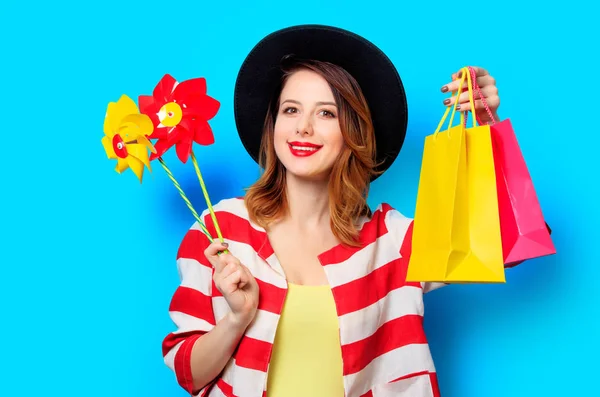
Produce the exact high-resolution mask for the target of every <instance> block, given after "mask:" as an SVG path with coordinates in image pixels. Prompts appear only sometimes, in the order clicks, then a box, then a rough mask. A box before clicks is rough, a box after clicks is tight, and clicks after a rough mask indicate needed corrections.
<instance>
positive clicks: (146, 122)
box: [102, 95, 156, 183]
mask: <svg viewBox="0 0 600 397" xmlns="http://www.w3.org/2000/svg"><path fill="white" fill-rule="evenodd" d="M153 130H154V125H153V123H152V120H150V117H148V116H147V115H145V114H140V112H139V110H138V107H137V105H136V104H135V102H134V101H133V100H132V99H131V98H129V97H128V96H127V95H122V96H121V98H119V100H118V101H117V102H110V103H109V104H108V108H107V110H106V117H105V118H104V135H105V136H104V137H103V138H102V146H104V150H105V151H106V155H107V156H108V158H109V159H111V160H117V167H116V168H115V170H116V171H117V172H118V173H119V174H120V173H122V172H123V171H125V170H127V169H128V168H131V170H132V171H133V172H134V173H135V175H136V176H137V177H138V179H139V180H140V183H141V182H142V175H143V172H144V166H146V167H148V170H149V171H150V172H152V168H151V167H150V160H149V156H148V150H150V151H151V152H152V153H156V149H155V148H154V145H152V143H150V141H149V140H148V138H147V137H146V136H147V135H150V134H151V133H152V131H153Z"/></svg>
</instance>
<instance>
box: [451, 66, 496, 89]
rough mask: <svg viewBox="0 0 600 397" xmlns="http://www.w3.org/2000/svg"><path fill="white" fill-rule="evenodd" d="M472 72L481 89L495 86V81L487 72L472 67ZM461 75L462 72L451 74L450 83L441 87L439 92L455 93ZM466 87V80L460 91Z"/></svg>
mask: <svg viewBox="0 0 600 397" xmlns="http://www.w3.org/2000/svg"><path fill="white" fill-rule="evenodd" d="M473 70H474V71H475V76H476V78H477V84H478V85H479V86H480V87H483V86H485V85H495V84H496V79H494V78H493V77H492V76H490V74H489V73H488V72H487V70H485V69H483V68H479V67H473ZM461 73H462V71H458V72H456V73H452V76H451V79H452V82H450V83H448V84H446V85H444V86H442V88H441V91H442V92H456V91H458V89H459V86H460V85H461V84H460V78H461ZM467 87H468V80H467V79H465V81H464V83H463V84H462V90H463V91H464V90H465V88H467Z"/></svg>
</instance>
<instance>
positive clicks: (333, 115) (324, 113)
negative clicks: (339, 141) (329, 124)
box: [320, 110, 335, 118]
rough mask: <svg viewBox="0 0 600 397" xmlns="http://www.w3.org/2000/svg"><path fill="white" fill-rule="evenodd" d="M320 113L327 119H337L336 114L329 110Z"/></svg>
mask: <svg viewBox="0 0 600 397" xmlns="http://www.w3.org/2000/svg"><path fill="white" fill-rule="evenodd" d="M320 113H321V114H322V115H323V116H325V117H330V118H334V117H335V114H334V113H333V112H330V111H329V110H321V112H320Z"/></svg>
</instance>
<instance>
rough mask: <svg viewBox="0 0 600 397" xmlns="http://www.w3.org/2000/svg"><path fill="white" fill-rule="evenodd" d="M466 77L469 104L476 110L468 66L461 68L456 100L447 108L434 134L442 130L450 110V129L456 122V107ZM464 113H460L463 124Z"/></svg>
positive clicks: (453, 94)
mask: <svg viewBox="0 0 600 397" xmlns="http://www.w3.org/2000/svg"><path fill="white" fill-rule="evenodd" d="M465 79H466V80H467V83H468V89H469V104H470V105H471V110H472V112H475V100H474V99H473V84H472V83H473V82H472V81H471V75H470V73H469V68H468V67H464V68H462V69H461V77H460V82H459V83H460V84H459V85H458V89H457V90H456V101H455V102H454V105H453V106H448V107H447V108H446V111H445V112H444V115H443V116H442V120H440V123H439V124H438V126H437V129H436V130H435V133H434V135H437V134H438V133H439V132H440V130H441V129H442V126H443V125H444V122H445V121H446V118H447V117H448V113H450V111H451V110H452V116H450V125H449V126H448V129H450V128H451V127H452V124H453V122H454V114H455V113H456V107H457V106H458V98H459V97H460V94H461V93H462V91H461V88H462V86H463V84H464V82H465ZM454 96H455V93H452V96H451V98H452V97H454ZM464 117H465V116H464V114H463V113H461V114H460V121H461V124H463V122H464ZM475 126H476V124H475V117H473V127H475Z"/></svg>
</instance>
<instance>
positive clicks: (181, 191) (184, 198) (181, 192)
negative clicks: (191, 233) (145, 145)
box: [158, 157, 213, 243]
mask: <svg viewBox="0 0 600 397" xmlns="http://www.w3.org/2000/svg"><path fill="white" fill-rule="evenodd" d="M158 161H159V162H160V164H161V165H162V166H163V168H164V169H165V171H166V173H167V175H168V176H169V179H171V181H172V182H173V185H175V187H176V188H177V190H178V191H179V194H180V195H181V198H183V201H185V203H186V204H187V206H188V208H189V209H190V211H192V214H193V215H194V218H196V220H197V221H198V224H199V225H200V228H201V229H202V232H203V233H204V234H206V236H207V237H208V239H209V240H210V242H211V243H212V242H213V238H212V236H211V235H210V233H209V231H208V229H207V228H206V226H205V225H204V222H202V219H200V215H198V213H197V212H196V210H195V209H194V206H193V205H192V203H191V202H190V200H188V198H187V197H186V195H185V193H184V192H183V189H182V188H181V186H180V185H179V182H177V180H176V179H175V177H174V176H173V173H172V172H171V170H170V169H169V167H167V164H165V161H164V160H163V159H162V157H159V158H158Z"/></svg>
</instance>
